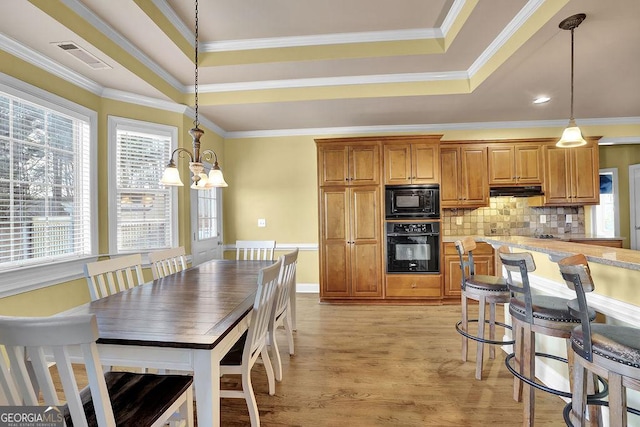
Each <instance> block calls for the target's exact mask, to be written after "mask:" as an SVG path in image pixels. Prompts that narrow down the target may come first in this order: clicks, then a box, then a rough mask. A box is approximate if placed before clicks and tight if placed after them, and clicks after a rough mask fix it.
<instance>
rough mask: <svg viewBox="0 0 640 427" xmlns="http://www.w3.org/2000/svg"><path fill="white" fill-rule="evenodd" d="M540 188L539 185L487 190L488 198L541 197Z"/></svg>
mask: <svg viewBox="0 0 640 427" xmlns="http://www.w3.org/2000/svg"><path fill="white" fill-rule="evenodd" d="M542 195H544V193H543V192H542V187H541V186H539V185H527V186H519V187H491V188H490V189H489V196H491V197H501V196H510V197H532V196H542Z"/></svg>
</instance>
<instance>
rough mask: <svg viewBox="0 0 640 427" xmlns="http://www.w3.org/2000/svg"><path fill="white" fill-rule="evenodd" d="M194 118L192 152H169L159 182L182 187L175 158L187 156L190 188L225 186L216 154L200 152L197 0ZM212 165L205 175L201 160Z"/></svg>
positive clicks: (201, 188) (182, 150)
mask: <svg viewBox="0 0 640 427" xmlns="http://www.w3.org/2000/svg"><path fill="white" fill-rule="evenodd" d="M194 62H195V65H196V70H195V86H194V92H195V108H194V109H195V120H194V121H193V129H191V130H189V135H191V138H192V139H193V152H190V151H189V150H187V149H186V148H181V147H180V148H176V149H175V150H173V153H171V158H170V160H169V164H167V167H166V168H165V170H164V173H163V174H162V178H161V179H160V183H161V184H163V185H169V186H178V187H182V186H184V184H183V183H182V180H181V179H180V173H179V172H178V167H177V166H176V162H175V160H174V159H175V158H185V157H188V158H189V169H190V170H191V174H192V175H191V180H192V181H193V183H192V184H191V188H192V189H194V190H207V189H210V188H214V187H227V186H228V184H227V183H226V182H225V180H224V176H223V175H222V170H221V169H220V166H219V165H218V155H217V154H216V153H215V152H214V151H213V150H204V151H202V152H200V138H201V137H202V135H204V131H203V130H202V129H200V127H199V125H200V122H199V121H198V0H196V23H195V61H194ZM212 160H213V166H211V170H210V171H209V174H208V175H207V174H206V173H205V172H204V165H203V163H202V162H203V161H205V162H209V163H211V161H212Z"/></svg>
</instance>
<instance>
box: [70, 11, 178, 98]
mask: <svg viewBox="0 0 640 427" xmlns="http://www.w3.org/2000/svg"><path fill="white" fill-rule="evenodd" d="M60 1H61V2H62V3H63V4H64V5H65V6H67V7H68V8H69V9H71V10H73V11H74V12H75V13H77V14H78V15H79V16H80V17H81V18H82V19H84V20H86V21H87V22H88V23H89V24H90V25H91V26H93V27H94V28H95V29H96V30H98V31H100V32H101V33H102V34H104V35H105V36H107V38H109V40H111V41H112V42H114V43H115V44H117V45H118V46H120V47H121V48H122V49H123V50H125V51H126V52H127V53H129V54H130V55H131V56H133V57H134V58H135V59H137V60H138V61H140V62H141V63H142V64H143V65H144V66H145V67H147V68H148V69H149V70H151V71H152V72H153V73H155V74H157V75H158V76H159V77H160V78H162V79H163V80H164V81H166V82H167V83H168V84H170V85H171V86H173V87H174V88H175V89H177V90H179V91H181V92H184V91H185V89H184V85H183V84H182V83H180V81H178V79H176V78H175V77H173V76H172V75H171V74H169V73H168V72H167V71H166V70H165V69H164V68H162V67H161V66H160V65H158V64H157V63H156V62H155V61H153V60H152V59H151V58H149V57H148V56H147V55H145V54H144V53H143V52H142V51H141V50H140V49H138V48H137V47H136V46H135V45H134V44H133V43H131V42H130V41H129V40H127V39H126V38H125V37H124V36H122V35H121V34H120V33H119V32H117V31H116V30H115V29H114V28H113V27H111V26H110V25H109V24H107V23H106V22H104V21H103V20H102V19H100V18H99V17H98V16H97V15H96V14H95V13H93V12H92V11H91V10H90V9H89V8H88V7H87V6H85V5H84V4H82V3H81V2H80V1H79V0H60Z"/></svg>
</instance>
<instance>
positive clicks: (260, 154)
mask: <svg viewBox="0 0 640 427" xmlns="http://www.w3.org/2000/svg"><path fill="white" fill-rule="evenodd" d="M0 72H3V73H6V74H8V75H11V76H13V77H16V78H18V79H21V80H23V81H25V82H27V83H30V84H33V85H35V86H38V87H40V88H42V89H45V90H47V91H49V92H51V93H53V94H56V95H59V96H62V97H64V98H66V99H69V100H71V101H73V102H76V103H78V104H80V105H83V106H85V107H87V108H90V109H91V110H94V111H96V112H97V113H98V126H99V129H98V159H99V165H98V187H99V192H98V196H97V197H98V211H99V214H98V215H99V216H98V219H99V250H100V252H101V253H108V252H109V251H110V250H109V247H108V213H107V206H108V194H107V191H106V189H107V185H108V184H107V178H108V172H109V171H108V168H107V157H108V156H107V153H108V141H107V118H108V116H109V115H115V116H120V117H126V118H131V119H136V120H144V121H150V122H155V123H162V124H166V125H171V126H176V127H177V128H178V135H179V144H180V146H184V147H190V146H191V140H190V137H189V135H188V133H187V131H188V129H189V128H191V127H192V120H191V119H190V118H188V117H185V116H183V115H182V114H180V113H172V112H167V111H162V110H158V109H154V108H150V107H143V106H139V105H133V104H128V103H125V102H121V101H114V100H111V99H106V98H100V97H99V96H97V95H95V94H92V93H90V92H88V91H86V90H83V89H79V88H77V87H74V86H73V85H72V84H70V83H68V82H66V81H64V80H62V79H59V78H57V77H54V76H51V75H49V74H47V73H46V72H44V71H42V70H41V69H39V68H37V67H35V66H33V65H31V64H29V63H27V62H25V61H22V60H20V59H18V58H15V57H13V56H11V55H10V54H8V53H6V52H2V51H0ZM205 131H206V134H205V136H204V137H203V141H202V142H203V147H204V148H213V149H214V150H215V151H216V153H217V154H218V156H219V162H220V165H221V167H222V169H223V171H224V174H225V178H226V180H227V182H228V183H229V187H228V188H225V189H223V190H222V191H223V206H224V222H225V226H224V242H225V243H233V242H234V241H235V240H236V239H275V240H276V241H277V242H279V243H281V244H292V245H295V244H304V245H311V246H314V245H317V243H318V203H317V182H316V179H317V178H316V147H315V142H314V138H317V137H319V138H328V137H339V136H345V135H340V134H335V135H307V136H295V137H270V138H247V139H227V140H224V139H223V138H221V137H220V136H219V135H216V134H215V133H214V132H212V131H210V130H209V129H205ZM561 131H562V129H561V128H557V129H552V128H531V129H494V130H491V129H484V130H471V131H468V130H467V131H451V130H449V131H445V130H440V131H438V130H434V131H433V132H431V133H432V134H444V137H443V140H464V139H474V140H477V139H508V138H526V137H535V138H541V137H555V136H558V135H560V133H561ZM583 132H584V134H585V135H602V136H609V137H621V136H635V135H639V134H640V126H639V125H635V126H630V125H624V126H609V127H601V126H600V127H599V126H592V127H584V128H583ZM387 134H388V133H387ZM363 136H364V135H363ZM636 147H637V146H636ZM634 149H635V147H631V148H627V149H626V150H634ZM608 150H612V151H608ZM617 150H625V148H624V147H620V148H618V147H613V148H606V149H605V151H604V153H605V155H604V156H603V155H602V154H601V167H612V166H611V165H612V164H614V162H616V161H617V160H614V159H618V158H632V157H633V155H632V154H631V151H617ZM609 153H611V154H609ZM633 154H635V152H634V153H633ZM636 159H637V157H636ZM637 161H640V160H636V162H637ZM179 168H180V169H181V172H182V176H187V174H188V169H187V164H186V162H180V163H179ZM619 173H620V183H621V187H620V189H621V193H622V194H624V188H627V191H626V194H628V187H624V186H623V182H624V181H625V180H626V182H627V184H624V185H628V178H627V175H626V174H627V169H626V168H623V167H619ZM189 197H190V190H188V189H187V187H185V188H182V189H180V190H179V191H178V198H179V213H178V215H179V224H180V226H179V227H180V229H179V235H180V242H179V243H180V244H181V245H184V246H186V247H187V252H190V238H189V236H190V209H189V203H190V198H189ZM627 197H628V196H627ZM626 206H627V207H626V211H627V212H628V200H627V205H626ZM621 210H624V209H623V205H622V203H621ZM258 218H265V219H266V220H267V227H265V228H258V227H257V219H258ZM626 218H627V219H626V221H627V223H628V214H627V217H626ZM627 230H628V226H627ZM228 255H229V254H227V256H228ZM318 265H319V262H318V254H317V251H315V250H306V251H302V252H301V253H300V259H299V267H298V268H299V270H298V282H299V283H318V278H319V274H318V270H319V268H318ZM86 300H88V295H87V294H86V284H85V283H84V281H83V280H79V281H72V282H69V283H64V284H60V285H56V286H51V287H49V288H46V289H42V290H39V291H34V292H29V293H25V294H23V295H17V296H14V297H9V298H3V299H0V313H7V314H8V313H13V314H19V313H30V314H42V315H45V314H50V313H52V312H56V311H60V310H64V309H66V308H68V307H69V305H70V304H71V305H75V304H78V303H80V302H85V301H86Z"/></svg>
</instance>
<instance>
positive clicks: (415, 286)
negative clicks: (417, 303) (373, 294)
mask: <svg viewBox="0 0 640 427" xmlns="http://www.w3.org/2000/svg"><path fill="white" fill-rule="evenodd" d="M386 279H387V280H386V284H387V285H386V294H387V297H389V298H441V297H442V277H441V276H440V275H439V274H387V277H386Z"/></svg>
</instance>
